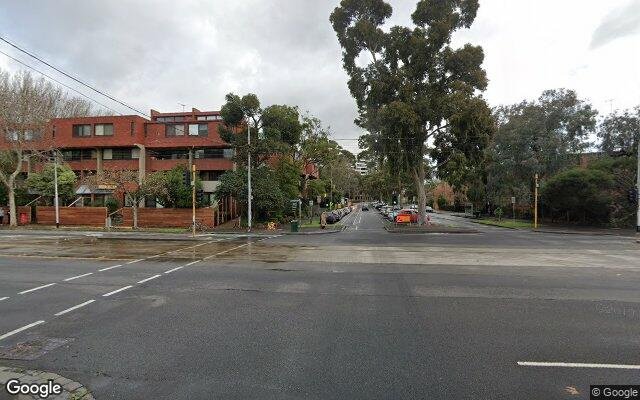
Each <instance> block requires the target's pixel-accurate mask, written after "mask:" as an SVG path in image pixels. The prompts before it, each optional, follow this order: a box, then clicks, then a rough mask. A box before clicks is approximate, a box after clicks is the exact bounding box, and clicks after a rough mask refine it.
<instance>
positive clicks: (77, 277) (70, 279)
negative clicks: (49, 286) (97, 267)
mask: <svg viewBox="0 0 640 400" xmlns="http://www.w3.org/2000/svg"><path fill="white" fill-rule="evenodd" d="M89 275H93V272H89V273H88V274H83V275H78V276H73V277H71V278H67V279H65V280H64V281H65V282H69V281H73V280H76V279H80V278H84V277H85V276H89Z"/></svg>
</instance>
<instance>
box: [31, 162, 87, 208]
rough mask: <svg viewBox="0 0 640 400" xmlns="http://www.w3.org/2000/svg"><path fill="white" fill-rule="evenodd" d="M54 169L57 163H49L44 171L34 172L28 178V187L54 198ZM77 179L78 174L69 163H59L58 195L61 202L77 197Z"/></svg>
mask: <svg viewBox="0 0 640 400" xmlns="http://www.w3.org/2000/svg"><path fill="white" fill-rule="evenodd" d="M54 169H55V164H47V165H45V166H44V168H43V170H42V172H32V173H31V174H29V177H28V178H27V187H28V188H29V189H31V190H33V191H35V192H37V193H38V194H40V195H42V196H47V197H51V198H53V197H54V196H55V184H54V182H55V179H54ZM76 181H77V177H76V174H74V173H73V170H71V168H69V166H68V165H66V164H62V165H58V196H59V198H60V200H61V204H65V203H67V202H69V201H72V200H73V199H74V198H75V186H76Z"/></svg>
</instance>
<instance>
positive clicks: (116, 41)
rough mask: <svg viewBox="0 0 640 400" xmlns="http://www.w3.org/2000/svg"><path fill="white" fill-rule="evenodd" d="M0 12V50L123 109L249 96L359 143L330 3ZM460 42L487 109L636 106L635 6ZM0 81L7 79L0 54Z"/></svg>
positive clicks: (579, 11) (639, 68) (548, 12)
mask: <svg viewBox="0 0 640 400" xmlns="http://www.w3.org/2000/svg"><path fill="white" fill-rule="evenodd" d="M1 1H2V2H1V6H0V35H1V36H3V37H5V38H7V39H9V40H11V41H14V42H15V43H17V44H19V45H21V46H23V47H25V48H26V49H29V50H31V51H33V52H34V53H36V54H38V55H40V56H42V57H43V58H45V59H46V60H48V61H50V62H51V63H52V64H54V65H57V66H59V67H61V68H62V69H64V70H66V71H67V72H70V73H72V74H74V75H76V76H78V77H81V78H82V79H84V80H85V81H87V82H90V83H92V84H93V85H95V86H96V87H98V88H101V89H103V90H105V91H106V92H108V93H111V94H113V95H114V96H115V97H117V98H119V99H122V100H124V101H125V102H127V103H129V104H132V105H134V106H135V107H136V108H139V109H142V110H148V109H150V108H155V109H157V110H159V111H176V110H178V111H179V110H181V109H182V106H180V105H179V104H178V103H183V104H186V105H187V107H188V108H190V107H196V108H199V109H201V110H218V109H219V108H220V106H221V104H222V103H223V101H224V95H225V94H226V93H228V92H236V93H239V94H243V93H247V92H253V93H256V94H258V95H259V96H260V98H261V100H262V102H263V104H264V105H269V104H274V103H277V104H291V105H299V106H300V108H301V109H302V110H308V111H309V112H311V113H312V114H314V115H317V116H318V117H320V118H321V119H322V120H323V121H324V122H325V123H326V124H328V125H330V126H331V127H332V129H333V131H334V136H335V137H336V138H340V139H349V138H351V139H353V138H357V136H358V135H359V134H360V133H361V132H360V131H359V129H358V128H357V127H356V126H355V125H354V124H353V119H354V118H355V116H356V109H355V103H354V101H353V99H352V98H351V96H350V94H349V92H348V90H347V88H346V82H347V76H346V74H345V73H344V72H343V70H342V66H341V51H340V47H339V46H338V42H337V40H336V37H335V34H334V32H333V30H332V28H331V25H330V23H329V15H330V13H331V11H332V10H333V8H334V7H335V6H336V5H337V4H338V3H339V0H233V1H229V0H180V1H175V0H153V1H151V0H147V1H142V0H141V1H135V0H126V1H125V0H111V1H98V0H75V1H72V0H55V1H54V0H49V1H44V0H39V1H35V0H22V1H10V0H1ZM388 1H389V2H390V4H391V5H392V6H393V8H394V16H393V17H392V19H391V21H390V24H403V25H407V24H410V20H409V17H410V14H411V13H412V11H413V9H414V7H415V3H416V0H388ZM466 42H471V43H473V44H479V45H482V46H483V47H484V49H485V54H486V59H485V68H486V70H487V72H488V75H489V79H490V84H489V89H488V90H487V92H486V93H485V96H486V98H487V99H488V100H489V102H490V104H491V105H499V104H509V103H514V102H518V101H520V100H523V99H532V98H535V97H537V96H538V95H539V94H540V92H541V91H542V90H544V89H550V88H559V87H565V88H572V89H575V90H577V91H578V93H579V95H580V96H582V97H583V98H586V99H588V100H590V101H591V102H592V103H593V104H594V105H595V106H596V107H597V108H598V109H599V110H600V111H601V112H602V113H608V112H609V110H610V108H613V109H618V108H620V109H622V108H628V107H633V106H635V105H638V104H640V0H607V1H601V0H480V11H479V14H478V17H477V19H476V22H475V24H474V26H473V27H472V28H471V29H469V30H466V31H462V32H459V33H458V34H457V35H456V37H455V44H456V45H460V44H464V43H466ZM0 51H4V52H6V53H9V54H11V55H12V56H15V57H17V58H20V59H21V60H23V61H25V62H28V63H29V64H31V65H33V66H37V67H38V68H41V69H42V70H43V71H46V72H50V70H48V69H47V68H46V67H43V66H41V65H37V64H36V63H35V61H34V60H31V59H29V58H27V57H26V56H24V55H22V54H20V53H19V52H17V51H16V50H14V49H12V48H10V47H9V46H7V45H5V44H2V43H0ZM0 68H5V69H9V70H17V69H18V68H20V66H19V65H18V64H16V63H15V62H13V61H10V60H8V59H7V58H6V57H5V56H3V55H1V54H0ZM61 79H64V78H61ZM65 82H68V80H65ZM68 83H69V82H68ZM70 84H71V85H72V86H73V84H72V83H70ZM81 90H83V91H85V92H87V91H86V89H81ZM87 94H91V93H90V92H87ZM91 96H95V97H96V98H99V97H98V96H97V95H95V94H91ZM100 100H101V101H105V102H107V103H108V101H107V100H105V99H100ZM108 104H112V103H108ZM113 107H114V108H115V109H117V110H118V111H121V112H122V113H124V114H130V113H131V111H130V110H127V109H124V108H123V107H118V106H117V105H115V104H113ZM341 144H342V145H343V146H345V147H347V148H348V149H350V150H352V151H355V150H357V144H356V142H355V141H353V140H341Z"/></svg>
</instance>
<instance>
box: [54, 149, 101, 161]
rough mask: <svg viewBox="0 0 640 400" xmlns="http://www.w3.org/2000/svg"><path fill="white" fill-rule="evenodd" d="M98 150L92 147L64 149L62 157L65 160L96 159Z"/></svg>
mask: <svg viewBox="0 0 640 400" xmlns="http://www.w3.org/2000/svg"><path fill="white" fill-rule="evenodd" d="M95 158H96V151H95V150H92V149H77V150H63V151H62V159H63V160H64V161H82V160H94V159H95Z"/></svg>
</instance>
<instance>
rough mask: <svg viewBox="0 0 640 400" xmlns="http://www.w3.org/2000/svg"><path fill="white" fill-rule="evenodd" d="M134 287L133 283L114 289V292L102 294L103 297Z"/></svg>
mask: <svg viewBox="0 0 640 400" xmlns="http://www.w3.org/2000/svg"><path fill="white" fill-rule="evenodd" d="M132 287H133V286H131V285H129V286H125V287H123V288H120V289H118V290H114V291H113V292H109V293H105V294H103V295H102V297H109V296H111V295H112V294H116V293H120V292H123V291H125V290H127V289H131V288H132Z"/></svg>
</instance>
